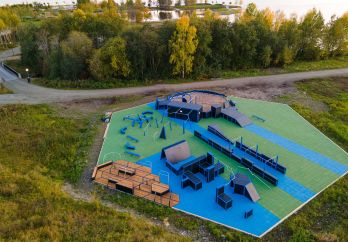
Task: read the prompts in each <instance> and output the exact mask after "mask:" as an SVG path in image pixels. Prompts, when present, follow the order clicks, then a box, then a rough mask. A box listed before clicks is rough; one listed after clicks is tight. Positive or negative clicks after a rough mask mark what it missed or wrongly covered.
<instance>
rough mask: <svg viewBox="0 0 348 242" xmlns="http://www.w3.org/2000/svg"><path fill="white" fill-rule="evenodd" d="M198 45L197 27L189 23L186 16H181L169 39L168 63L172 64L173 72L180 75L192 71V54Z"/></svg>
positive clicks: (182, 75) (183, 76) (183, 75)
mask: <svg viewBox="0 0 348 242" xmlns="http://www.w3.org/2000/svg"><path fill="white" fill-rule="evenodd" d="M197 45H198V39H197V29H196V27H194V26H192V25H190V18H189V17H188V16H183V17H181V18H180V19H179V20H178V21H177V22H176V30H175V32H174V34H173V36H172V38H171V39H170V41H169V48H170V57H169V63H170V64H172V65H173V74H174V75H181V77H182V78H185V74H189V73H191V72H192V66H193V60H194V54H195V52H196V49H197Z"/></svg>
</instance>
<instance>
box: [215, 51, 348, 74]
mask: <svg viewBox="0 0 348 242" xmlns="http://www.w3.org/2000/svg"><path fill="white" fill-rule="evenodd" d="M336 68H348V56H343V57H337V58H331V59H327V60H319V61H295V62H293V63H292V64H289V65H287V66H285V67H283V68H269V69H246V70H236V71H232V70H224V71H220V72H219V73H218V74H217V77H220V78H237V77H247V76H265V75H274V74H283V73H291V72H302V71H318V70H327V69H336Z"/></svg>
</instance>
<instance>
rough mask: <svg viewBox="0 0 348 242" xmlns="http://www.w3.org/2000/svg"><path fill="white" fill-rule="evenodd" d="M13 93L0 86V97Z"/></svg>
mask: <svg viewBox="0 0 348 242" xmlns="http://www.w3.org/2000/svg"><path fill="white" fill-rule="evenodd" d="M11 93H13V92H12V91H11V90H9V89H7V88H6V87H4V86H3V85H1V84H0V95H1V94H11Z"/></svg>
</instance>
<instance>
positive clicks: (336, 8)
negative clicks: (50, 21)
mask: <svg viewBox="0 0 348 242" xmlns="http://www.w3.org/2000/svg"><path fill="white" fill-rule="evenodd" d="M34 1H36V2H41V3H47V2H49V3H50V4H51V5H54V4H56V3H58V4H71V3H72V2H73V0H0V5H6V4H19V3H23V2H24V3H27V2H28V3H30V2H34ZM74 2H76V0H75V1H74ZM250 2H254V3H256V5H257V6H258V8H260V9H262V8H266V7H269V8H271V9H272V10H274V11H276V10H282V11H284V12H285V13H286V14H287V15H288V16H289V15H290V14H291V13H296V14H297V15H298V16H302V15H303V14H305V13H306V12H307V11H308V10H310V9H312V8H314V7H315V8H317V9H319V10H320V11H321V12H322V13H323V15H324V17H325V19H326V20H327V21H328V20H330V17H331V16H332V15H334V14H336V15H342V14H343V13H344V12H346V11H348V0H251V1H248V0H244V1H243V6H244V7H245V6H246V5H247V4H248V3H250ZM159 14H160V13H158V14H157V15H158V16H157V15H156V13H154V16H155V18H157V17H158V18H160V17H159ZM172 15H173V18H175V17H176V13H174V12H173V13H172ZM156 16H157V17H156Z"/></svg>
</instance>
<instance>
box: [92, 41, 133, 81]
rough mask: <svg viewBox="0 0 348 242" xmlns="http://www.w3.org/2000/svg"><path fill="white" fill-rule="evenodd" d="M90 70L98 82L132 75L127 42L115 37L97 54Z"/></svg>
mask: <svg viewBox="0 0 348 242" xmlns="http://www.w3.org/2000/svg"><path fill="white" fill-rule="evenodd" d="M89 68H90V70H91V72H92V74H93V76H94V77H96V78H97V79H98V80H101V79H109V78H117V77H127V76H128V75H129V73H130V62H129V60H128V58H127V55H126V42H125V40H124V39H123V38H121V37H114V38H111V39H110V40H108V42H106V44H105V45H104V46H103V47H102V48H101V49H100V51H97V52H95V54H94V56H93V58H92V60H91V62H90V65H89Z"/></svg>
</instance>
